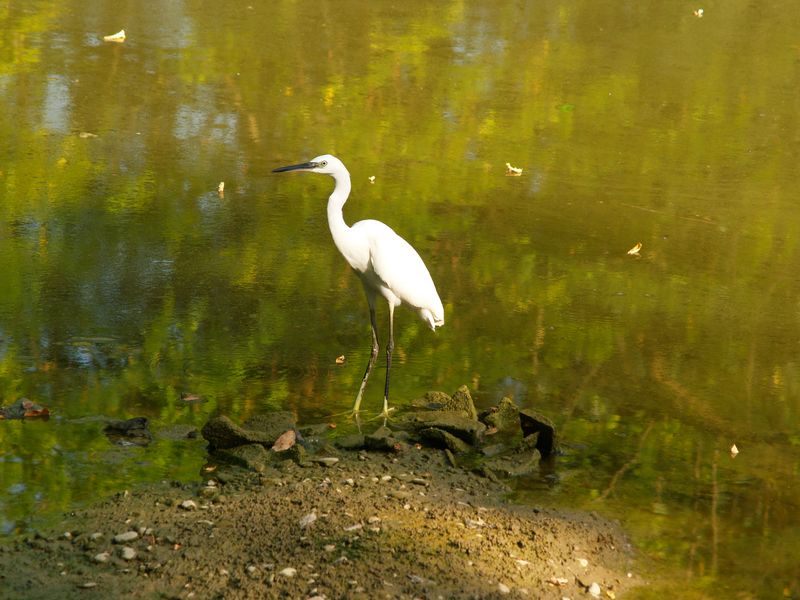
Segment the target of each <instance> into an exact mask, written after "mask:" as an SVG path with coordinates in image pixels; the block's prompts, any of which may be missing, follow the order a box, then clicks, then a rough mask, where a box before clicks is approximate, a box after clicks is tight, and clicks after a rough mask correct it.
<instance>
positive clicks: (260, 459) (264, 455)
mask: <svg viewBox="0 0 800 600" xmlns="http://www.w3.org/2000/svg"><path fill="white" fill-rule="evenodd" d="M214 457H215V458H219V459H220V460H224V461H226V462H229V463H232V464H234V465H238V466H240V467H244V468H245V469H250V470H251V471H256V472H257V473H263V472H264V471H265V470H266V468H267V465H269V462H270V458H271V457H270V454H269V452H268V451H267V450H266V449H265V448H264V446H262V445H261V444H245V445H244V446H236V447H234V448H228V449H225V450H217V451H216V452H214Z"/></svg>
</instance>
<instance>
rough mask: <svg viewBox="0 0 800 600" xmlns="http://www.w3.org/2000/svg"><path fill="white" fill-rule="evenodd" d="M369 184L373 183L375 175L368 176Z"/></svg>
mask: <svg viewBox="0 0 800 600" xmlns="http://www.w3.org/2000/svg"><path fill="white" fill-rule="evenodd" d="M369 182H370V183H375V175H370V176H369Z"/></svg>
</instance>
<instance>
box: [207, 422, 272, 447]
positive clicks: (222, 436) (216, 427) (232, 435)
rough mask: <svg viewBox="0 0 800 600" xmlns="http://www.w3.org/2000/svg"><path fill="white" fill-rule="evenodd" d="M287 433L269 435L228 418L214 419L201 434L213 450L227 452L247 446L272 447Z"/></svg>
mask: <svg viewBox="0 0 800 600" xmlns="http://www.w3.org/2000/svg"><path fill="white" fill-rule="evenodd" d="M284 431H286V430H285V429H283V430H281V431H280V432H278V433H277V434H275V435H274V436H271V435H267V434H266V433H264V432H263V431H254V430H251V429H245V428H244V427H240V426H239V425H237V424H236V423H234V422H233V421H231V420H230V419H229V418H228V417H226V416H224V415H223V416H220V417H213V418H211V419H209V421H208V422H207V423H206V424H205V425H203V429H202V430H201V431H200V433H202V434H203V437H204V438H205V439H206V440H208V444H209V446H210V448H211V449H212V450H225V449H228V448H235V447H236V446H245V445H247V444H261V445H262V446H269V447H271V446H272V445H273V444H274V443H275V440H276V439H277V438H278V436H279V435H280V434H281V433H283V432H284Z"/></svg>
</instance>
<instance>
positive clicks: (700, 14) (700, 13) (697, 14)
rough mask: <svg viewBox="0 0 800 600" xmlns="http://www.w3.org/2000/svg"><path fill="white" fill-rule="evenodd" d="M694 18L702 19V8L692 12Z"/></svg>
mask: <svg viewBox="0 0 800 600" xmlns="http://www.w3.org/2000/svg"><path fill="white" fill-rule="evenodd" d="M694 16H695V17H697V18H698V19H702V18H703V9H702V8H698V9H697V10H696V11H694Z"/></svg>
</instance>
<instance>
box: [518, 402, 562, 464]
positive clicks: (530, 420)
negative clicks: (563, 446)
mask: <svg viewBox="0 0 800 600" xmlns="http://www.w3.org/2000/svg"><path fill="white" fill-rule="evenodd" d="M519 420H520V427H521V428H522V435H523V436H524V437H528V436H529V435H531V434H533V433H538V434H539V437H538V439H537V440H536V449H537V450H538V451H539V453H540V454H541V455H542V458H547V457H548V456H550V455H551V454H553V453H554V452H556V451H557V449H558V447H557V443H556V428H555V425H553V422H552V421H551V420H550V419H548V418H547V417H545V416H544V415H542V414H541V413H539V412H537V411H535V410H532V409H529V408H526V409H523V410H520V411H519Z"/></svg>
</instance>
